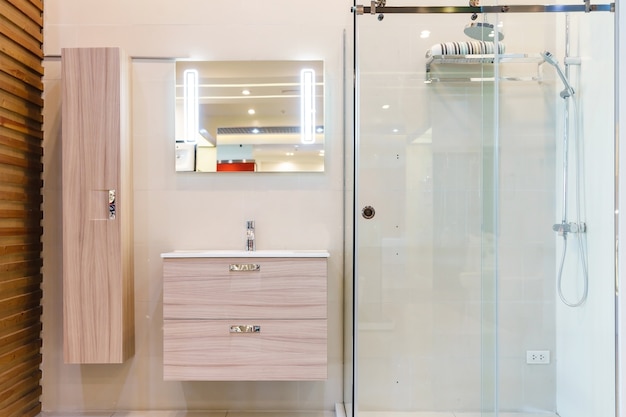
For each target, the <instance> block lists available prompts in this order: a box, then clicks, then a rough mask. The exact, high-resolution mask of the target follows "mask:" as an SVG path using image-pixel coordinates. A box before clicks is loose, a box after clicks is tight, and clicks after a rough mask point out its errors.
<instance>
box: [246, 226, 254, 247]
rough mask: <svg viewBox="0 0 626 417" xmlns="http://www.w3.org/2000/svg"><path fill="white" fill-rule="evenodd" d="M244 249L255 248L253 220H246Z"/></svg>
mask: <svg viewBox="0 0 626 417" xmlns="http://www.w3.org/2000/svg"><path fill="white" fill-rule="evenodd" d="M246 250H247V251H254V250H256V244H255V241H254V220H248V221H247V222H246Z"/></svg>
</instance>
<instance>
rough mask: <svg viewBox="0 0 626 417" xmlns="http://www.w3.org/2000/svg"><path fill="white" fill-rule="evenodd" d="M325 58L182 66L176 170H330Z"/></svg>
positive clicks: (178, 73) (178, 78)
mask: <svg viewBox="0 0 626 417" xmlns="http://www.w3.org/2000/svg"><path fill="white" fill-rule="evenodd" d="M323 77H324V65H323V62H322V61H178V62H177V63H176V171H195V172H222V171H227V172H228V171H230V172H232V171H255V172H319V171H323V170H324V107H323V106H324V79H323Z"/></svg>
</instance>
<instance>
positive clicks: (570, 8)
mask: <svg viewBox="0 0 626 417" xmlns="http://www.w3.org/2000/svg"><path fill="white" fill-rule="evenodd" d="M352 11H353V12H354V13H356V14H357V15H363V14H386V13H407V14H408V13H426V14H428V13H559V12H585V13H589V12H615V3H608V4H589V3H583V4H553V5H513V6H477V7H472V6H466V7H463V6H397V7H393V6H377V3H376V2H374V1H372V5H371V6H363V5H357V6H354V7H352Z"/></svg>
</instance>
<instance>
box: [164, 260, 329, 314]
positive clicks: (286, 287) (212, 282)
mask: <svg viewBox="0 0 626 417" xmlns="http://www.w3.org/2000/svg"><path fill="white" fill-rule="evenodd" d="M231 265H233V267H232V268H231ZM257 266H258V270H257V269H256V267H257ZM326 268H327V266H326V259H325V258H208V259H207V258H198V259H196V258H192V259H166V260H165V261H164V265H163V275H164V278H163V314H164V318H166V319H172V318H173V319H231V318H244V319H245V318H257V319H277V318H279V319H280V318H290V319H300V318H308V319H311V318H313V319H324V318H326V316H327V313H326V304H327V302H326V298H327V295H326V289H327V283H326ZM233 269H234V270H233Z"/></svg>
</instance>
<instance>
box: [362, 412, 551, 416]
mask: <svg viewBox="0 0 626 417" xmlns="http://www.w3.org/2000/svg"><path fill="white" fill-rule="evenodd" d="M359 417H483V415H482V414H481V413H454V412H391V413H389V412H385V411H370V412H363V411H361V412H360V413H359ZM485 417H493V414H486V415H485ZM498 417H558V416H557V415H556V414H554V413H500V414H498Z"/></svg>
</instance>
